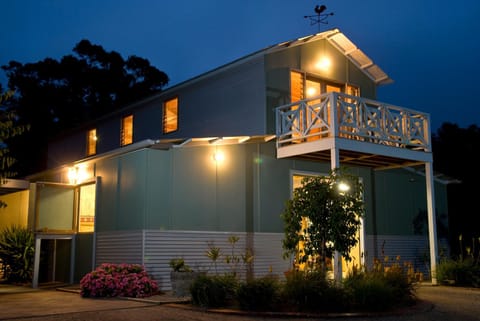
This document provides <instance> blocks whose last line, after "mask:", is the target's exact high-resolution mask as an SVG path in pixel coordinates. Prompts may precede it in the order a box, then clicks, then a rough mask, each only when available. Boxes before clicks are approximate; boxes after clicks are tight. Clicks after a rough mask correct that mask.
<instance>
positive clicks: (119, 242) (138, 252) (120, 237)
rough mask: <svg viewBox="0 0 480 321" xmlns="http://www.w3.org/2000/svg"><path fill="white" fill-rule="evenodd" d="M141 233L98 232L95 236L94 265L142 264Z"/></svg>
mask: <svg viewBox="0 0 480 321" xmlns="http://www.w3.org/2000/svg"><path fill="white" fill-rule="evenodd" d="M142 236H143V232H142V231H141V230H137V231H111V232H98V233H97V236H96V249H95V251H96V252H95V265H96V266H99V265H100V264H102V263H117V264H118V263H129V264H143V260H142V256H143V253H142V250H143V246H142V242H143V237H142Z"/></svg>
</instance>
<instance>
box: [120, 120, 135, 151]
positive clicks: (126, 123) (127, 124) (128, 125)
mask: <svg viewBox="0 0 480 321" xmlns="http://www.w3.org/2000/svg"><path fill="white" fill-rule="evenodd" d="M120 135H121V141H120V145H121V146H125V145H129V144H131V143H133V115H129V116H126V117H123V118H122V130H121V134H120Z"/></svg>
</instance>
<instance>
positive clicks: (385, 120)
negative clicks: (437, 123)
mask: <svg viewBox="0 0 480 321" xmlns="http://www.w3.org/2000/svg"><path fill="white" fill-rule="evenodd" d="M275 113H276V136H277V157H278V158H284V157H301V158H310V159H312V158H315V159H320V160H329V159H330V157H331V156H330V151H331V150H332V149H337V150H338V151H339V154H340V159H339V160H340V162H341V163H347V164H354V165H362V166H369V167H376V168H378V167H395V166H397V167H398V166H411V165H414V164H418V163H425V162H428V161H431V160H432V159H431V141H430V140H431V139H430V116H429V115H428V114H426V113H422V112H418V111H415V110H411V109H407V108H402V107H397V106H393V105H389V104H385V103H381V102H378V101H374V100H370V99H366V98H362V97H356V96H350V95H347V94H343V93H336V92H331V93H327V94H323V95H321V96H317V97H314V98H311V99H307V100H302V101H298V102H294V103H291V104H288V105H284V106H280V107H277V108H276V109H275Z"/></svg>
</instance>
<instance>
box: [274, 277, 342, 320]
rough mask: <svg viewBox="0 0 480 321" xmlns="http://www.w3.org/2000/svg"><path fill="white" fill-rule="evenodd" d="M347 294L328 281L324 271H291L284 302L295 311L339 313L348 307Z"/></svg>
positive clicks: (285, 288)
mask: <svg viewBox="0 0 480 321" xmlns="http://www.w3.org/2000/svg"><path fill="white" fill-rule="evenodd" d="M346 295H347V293H345V291H343V289H341V288H337V287H336V286H335V284H333V283H332V282H330V281H329V280H327V279H326V277H325V273H323V272H322V271H318V270H314V271H308V272H307V271H290V272H289V273H288V274H287V277H286V281H285V283H284V287H283V300H284V301H285V303H286V304H287V305H288V306H289V307H290V308H291V309H293V310H299V311H339V310H342V309H345V308H346V306H347V305H348V304H347V302H348V299H347V298H346Z"/></svg>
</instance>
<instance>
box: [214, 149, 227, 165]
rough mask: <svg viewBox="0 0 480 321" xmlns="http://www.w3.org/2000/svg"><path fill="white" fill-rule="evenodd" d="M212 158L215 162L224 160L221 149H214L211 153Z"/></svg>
mask: <svg viewBox="0 0 480 321" xmlns="http://www.w3.org/2000/svg"><path fill="white" fill-rule="evenodd" d="M213 160H214V161H215V162H216V163H221V162H223V161H224V160H225V154H224V153H223V152H221V151H216V152H215V153H213Z"/></svg>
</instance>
